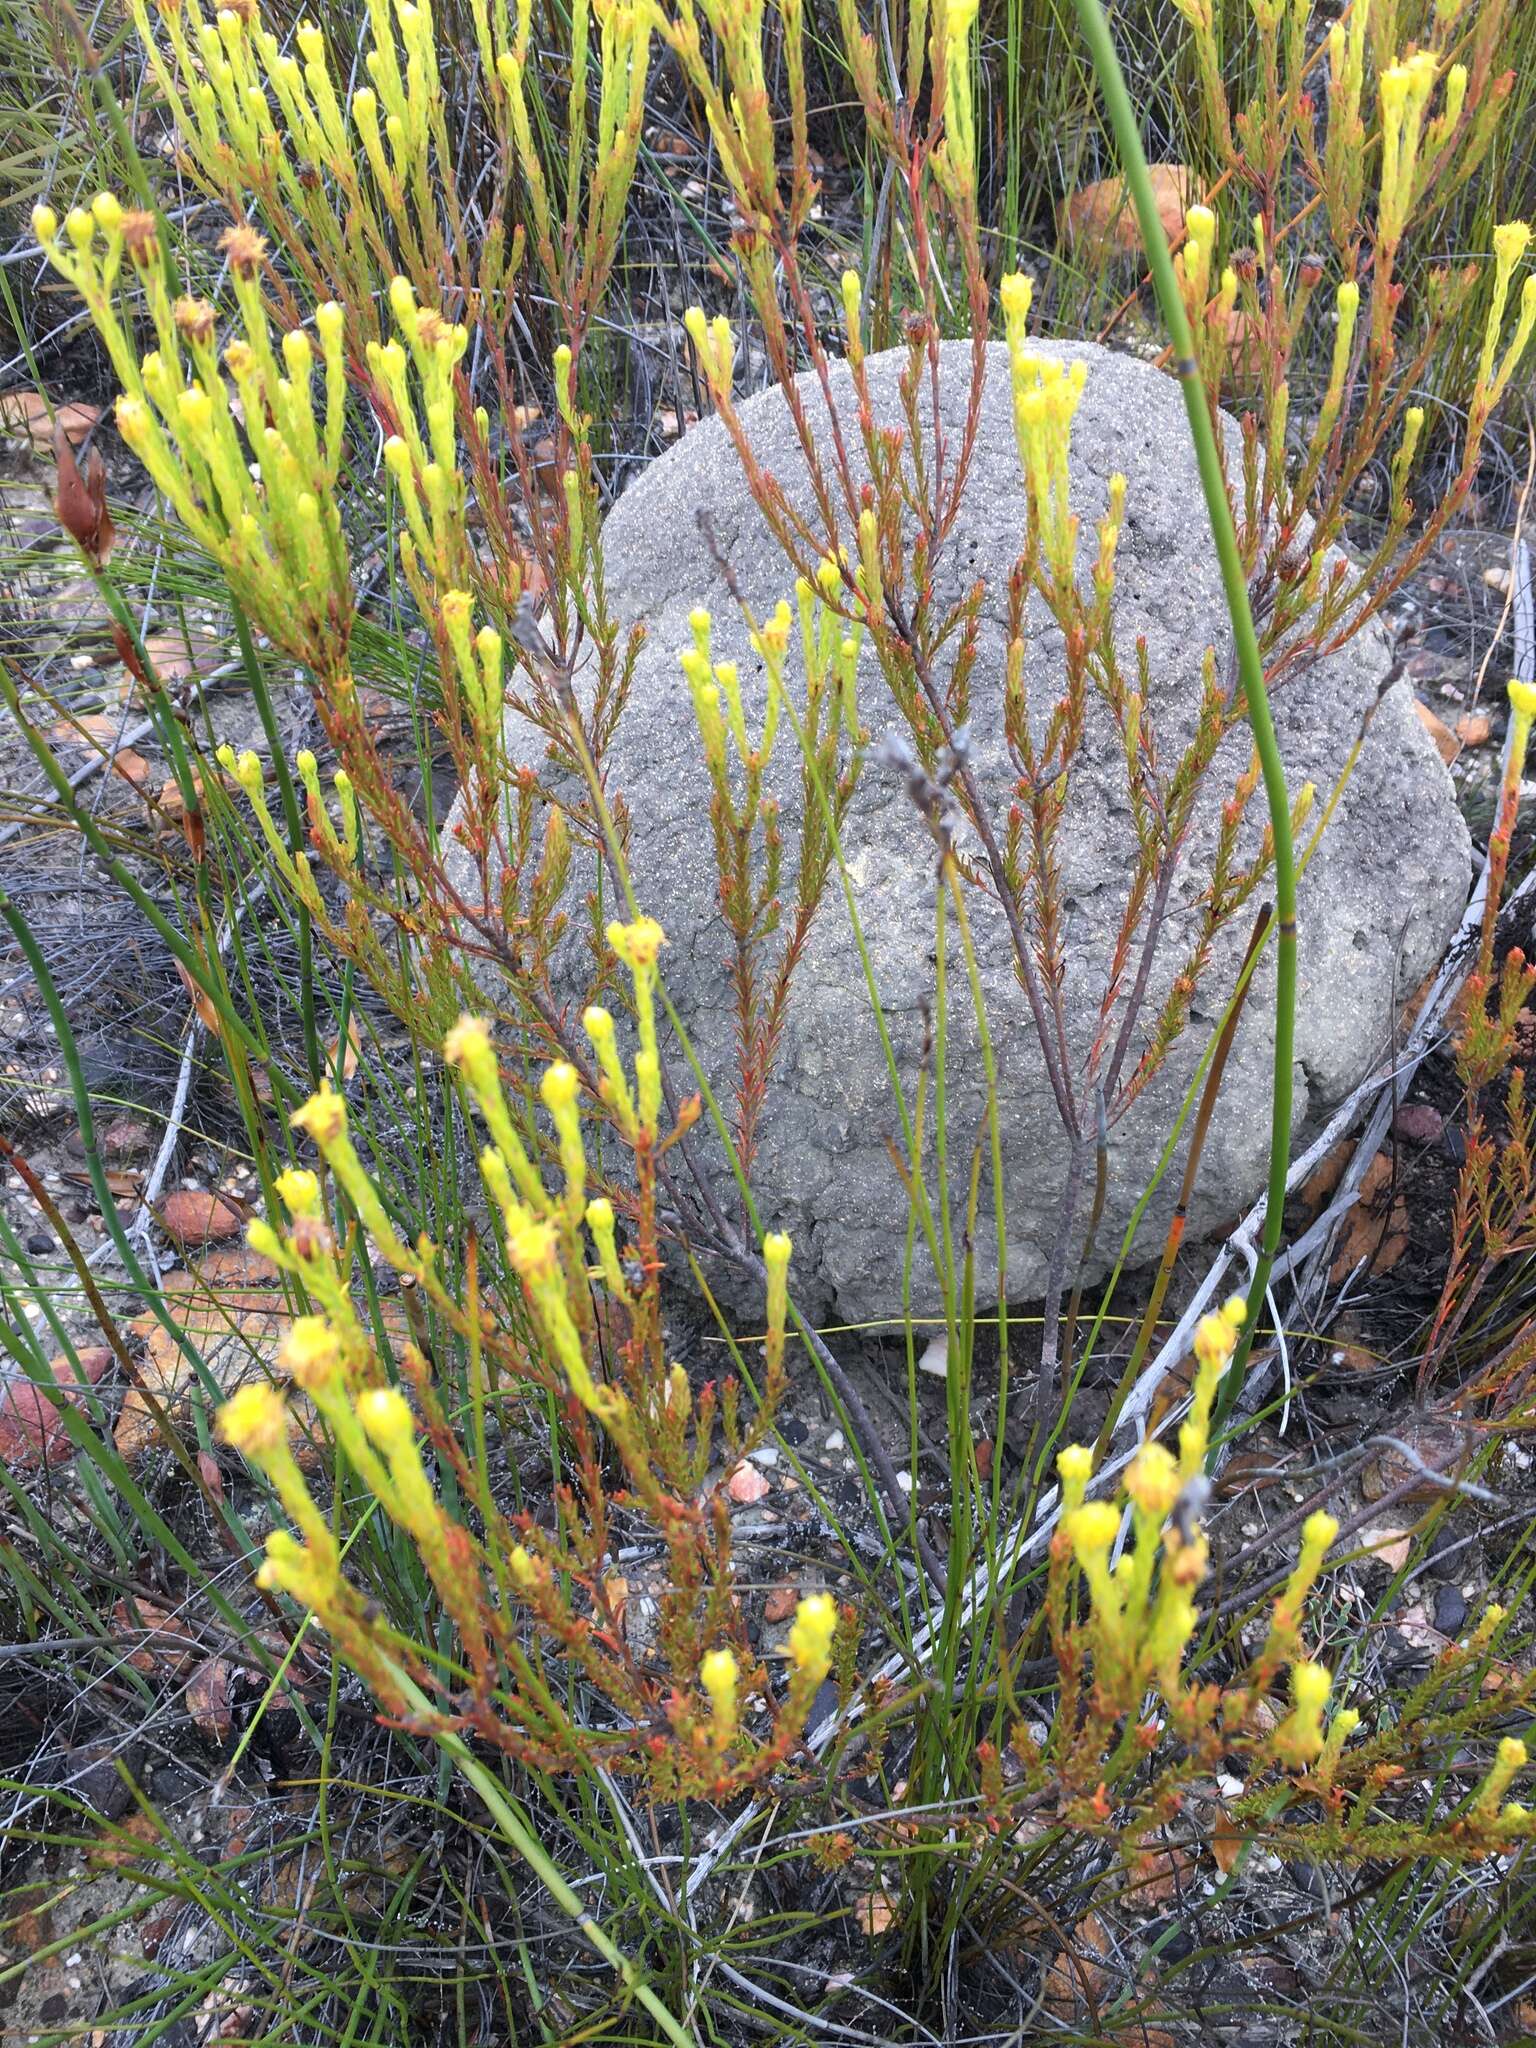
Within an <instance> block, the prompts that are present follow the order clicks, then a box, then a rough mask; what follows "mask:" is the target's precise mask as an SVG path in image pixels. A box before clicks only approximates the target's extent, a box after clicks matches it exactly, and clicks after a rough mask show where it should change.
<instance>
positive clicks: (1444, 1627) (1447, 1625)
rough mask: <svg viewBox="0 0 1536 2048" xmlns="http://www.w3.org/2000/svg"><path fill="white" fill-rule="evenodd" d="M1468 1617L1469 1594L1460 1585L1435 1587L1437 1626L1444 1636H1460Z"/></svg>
mask: <svg viewBox="0 0 1536 2048" xmlns="http://www.w3.org/2000/svg"><path fill="white" fill-rule="evenodd" d="M1466 1618H1467V1596H1466V1595H1465V1593H1463V1592H1462V1590H1461V1588H1460V1586H1437V1587H1436V1588H1435V1627H1436V1628H1437V1629H1439V1631H1440V1633H1441V1635H1443V1636H1452V1637H1455V1636H1458V1635H1460V1633H1461V1630H1462V1626H1463V1624H1464V1623H1465V1621H1466Z"/></svg>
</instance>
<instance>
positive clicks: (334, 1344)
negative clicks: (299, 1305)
mask: <svg viewBox="0 0 1536 2048" xmlns="http://www.w3.org/2000/svg"><path fill="white" fill-rule="evenodd" d="M340 1362H341V1343H340V1340H339V1338H338V1337H337V1335H336V1332H335V1331H334V1330H333V1329H332V1328H331V1326H330V1324H329V1323H328V1322H327V1321H326V1320H325V1318H324V1316H295V1317H294V1319H293V1321H292V1323H290V1324H289V1326H288V1334H287V1336H286V1337H285V1338H284V1339H283V1343H282V1348H281V1350H280V1351H279V1352H278V1363H279V1365H281V1366H282V1368H283V1370H284V1372H286V1373H287V1374H288V1375H289V1376H290V1377H291V1378H293V1379H295V1380H297V1381H298V1383H299V1385H300V1386H301V1387H304V1388H306V1389H310V1388H313V1387H315V1386H317V1385H323V1384H324V1383H325V1382H326V1381H328V1380H329V1379H330V1378H331V1377H332V1375H333V1374H334V1373H335V1370H336V1368H337V1366H338V1365H339V1364H340Z"/></svg>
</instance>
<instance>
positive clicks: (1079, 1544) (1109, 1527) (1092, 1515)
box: [1062, 1500, 1120, 1558]
mask: <svg viewBox="0 0 1536 2048" xmlns="http://www.w3.org/2000/svg"><path fill="white" fill-rule="evenodd" d="M1062 1526H1063V1527H1064V1528H1065V1529H1066V1532H1067V1539H1068V1541H1069V1542H1070V1543H1071V1545H1072V1548H1073V1549H1074V1550H1075V1551H1076V1552H1077V1555H1078V1557H1079V1558H1082V1557H1085V1556H1087V1557H1092V1556H1094V1555H1096V1554H1098V1553H1101V1552H1103V1551H1107V1550H1108V1549H1109V1547H1110V1545H1111V1544H1112V1543H1113V1542H1114V1540H1115V1538H1116V1536H1117V1535H1118V1534H1119V1533H1120V1517H1119V1515H1118V1514H1117V1513H1116V1511H1115V1510H1114V1509H1113V1508H1112V1507H1111V1506H1110V1504H1109V1502H1108V1501H1107V1500H1089V1501H1084V1503H1083V1505H1082V1506H1081V1507H1079V1508H1074V1509H1073V1511H1072V1513H1071V1514H1070V1515H1068V1516H1067V1518H1066V1520H1065V1521H1064V1523H1063V1525H1062Z"/></svg>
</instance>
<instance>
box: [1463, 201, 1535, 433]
mask: <svg viewBox="0 0 1536 2048" xmlns="http://www.w3.org/2000/svg"><path fill="white" fill-rule="evenodd" d="M1530 243H1531V230H1530V227H1529V225H1528V224H1527V223H1526V222H1525V221H1523V220H1511V221H1506V222H1505V223H1504V224H1503V226H1502V227H1496V228H1495V229H1494V231H1493V296H1492V298H1491V299H1490V301H1489V305H1488V318H1487V322H1486V324H1485V326H1484V329H1483V349H1482V356H1481V358H1480V360H1479V362H1478V366H1477V391H1478V396H1479V399H1480V400H1481V403H1482V406H1483V408H1484V409H1485V410H1487V411H1491V410H1492V409H1493V407H1494V406H1496V405H1497V404H1498V402H1499V400H1500V399H1501V398H1502V397H1503V396H1504V393H1505V391H1506V390H1507V389H1508V388H1509V380H1510V378H1511V377H1512V376H1513V375H1514V373H1515V369H1516V366H1517V365H1518V364H1519V362H1520V359H1521V357H1522V356H1523V355H1524V354H1525V350H1526V345H1527V344H1528V342H1529V341H1530V338H1531V333H1532V330H1533V329H1536V272H1533V273H1532V275H1531V276H1529V277H1527V279H1526V280H1525V283H1524V285H1523V287H1522V288H1521V292H1520V310H1519V312H1518V314H1517V315H1516V316H1515V331H1514V333H1513V334H1512V335H1511V336H1510V338H1509V344H1508V346H1507V347H1506V348H1505V351H1504V353H1503V355H1502V356H1501V357H1499V360H1498V366H1497V368H1495V365H1494V358H1495V356H1496V355H1497V354H1498V345H1499V337H1500V335H1501V333H1502V331H1503V327H1504V309H1505V307H1506V306H1507V305H1508V303H1509V287H1510V281H1511V279H1512V278H1513V277H1514V274H1515V271H1516V269H1517V268H1518V266H1519V265H1520V263H1521V262H1522V261H1523V260H1524V258H1525V255H1526V251H1527V250H1528V249H1529V247H1530Z"/></svg>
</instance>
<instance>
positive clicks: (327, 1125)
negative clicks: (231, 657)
mask: <svg viewBox="0 0 1536 2048" xmlns="http://www.w3.org/2000/svg"><path fill="white" fill-rule="evenodd" d="M248 758H251V759H254V758H255V757H254V756H250V757H248ZM289 1122H290V1123H291V1124H292V1125H293V1126H294V1128H295V1130H300V1131H307V1132H308V1133H309V1135H310V1136H311V1137H312V1138H313V1139H314V1141H315V1143H316V1144H317V1145H318V1146H319V1147H320V1149H321V1151H322V1152H323V1151H324V1150H325V1148H326V1146H327V1145H334V1144H335V1143H336V1142H337V1140H338V1139H340V1138H344V1137H345V1136H346V1134H347V1105H346V1103H345V1102H344V1101H343V1100H342V1098H341V1097H340V1096H339V1095H338V1094H337V1093H336V1091H335V1089H334V1088H332V1086H331V1084H330V1082H329V1081H322V1082H321V1083H320V1088H319V1091H318V1093H316V1094H314V1095H311V1097H310V1098H309V1100H308V1102H306V1103H305V1104H304V1106H303V1107H302V1109H296V1110H295V1111H294V1112H293V1115H292V1116H291V1117H290V1118H289Z"/></svg>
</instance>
